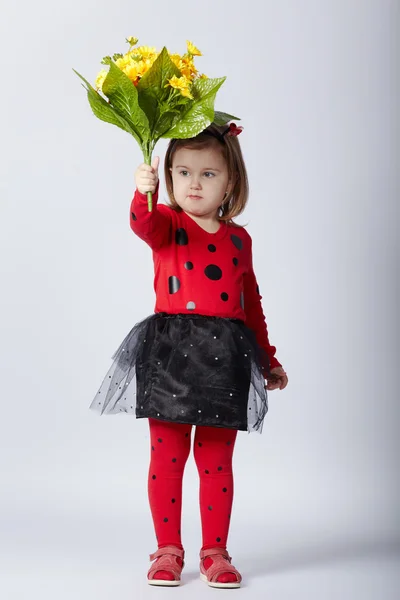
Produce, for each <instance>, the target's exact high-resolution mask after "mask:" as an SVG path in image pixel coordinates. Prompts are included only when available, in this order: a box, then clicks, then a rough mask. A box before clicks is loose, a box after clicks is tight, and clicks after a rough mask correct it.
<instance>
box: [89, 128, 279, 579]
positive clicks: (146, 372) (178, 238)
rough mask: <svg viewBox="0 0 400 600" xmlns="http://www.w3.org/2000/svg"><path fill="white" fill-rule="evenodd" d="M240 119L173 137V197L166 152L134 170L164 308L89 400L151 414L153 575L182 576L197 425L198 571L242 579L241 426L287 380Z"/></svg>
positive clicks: (261, 411) (138, 225)
mask: <svg viewBox="0 0 400 600" xmlns="http://www.w3.org/2000/svg"><path fill="white" fill-rule="evenodd" d="M241 130H242V128H238V127H236V125H234V124H233V123H232V124H231V125H230V126H224V127H220V126H216V125H215V124H212V125H210V126H209V127H207V129H205V130H204V131H203V132H202V133H200V134H199V135H197V136H196V137H194V138H190V139H184V140H180V139H172V140H170V143H169V145H168V148H167V152H166V157H165V165H164V169H165V182H166V187H167V191H168V195H169V199H170V204H167V205H166V204H158V203H157V200H158V189H159V178H158V165H159V158H158V157H156V158H155V159H154V161H153V164H152V165H151V166H150V165H146V164H141V165H140V166H139V167H138V169H137V170H136V173H135V182H136V191H135V194H134V198H133V200H132V203H131V207H130V226H131V228H132V230H133V232H134V233H135V234H136V235H137V236H138V237H139V238H141V239H142V240H143V241H144V242H146V244H148V245H149V246H150V248H151V249H152V255H153V261H154V271H155V279H154V288H155V292H156V305H155V311H154V314H152V315H150V316H148V317H146V318H145V319H144V320H142V321H141V322H139V323H137V324H136V325H135V326H134V327H133V329H132V330H131V331H130V332H129V333H128V335H127V336H126V338H125V339H124V341H123V342H122V344H121V345H120V347H119V348H118V350H117V351H116V352H115V354H114V355H113V357H112V358H113V359H114V361H113V364H112V366H111V367H110V369H109V371H108V373H107V375H106V377H105V379H104V381H103V383H102V385H101V387H100V389H99V392H98V394H96V397H95V398H94V400H93V402H92V404H91V405H90V407H91V408H93V409H96V410H98V411H100V413H101V414H103V413H118V412H126V413H133V412H135V415H136V417H137V418H144V417H146V418H148V422H149V427H150V440H151V460H150V468H149V474H148V495H149V502H150V508H151V513H152V517H153V521H154V528H155V533H156V538H157V542H158V550H157V551H156V552H155V553H154V554H151V555H150V560H151V561H153V560H154V561H155V562H154V563H153V564H152V566H151V568H150V570H149V572H148V575H147V578H148V583H149V584H151V585H170V586H175V585H179V584H180V581H181V579H180V576H181V572H182V568H183V567H184V564H185V563H184V548H183V546H182V541H181V502H182V478H183V473H184V468H185V464H186V461H187V459H188V456H189V453H190V446H191V431H192V426H193V425H195V426H196V430H195V434H194V448H193V452H194V459H195V462H196V466H197V469H198V473H199V477H200V513H201V522H202V537H203V540H202V541H203V544H202V547H201V550H200V577H201V579H202V580H204V581H205V582H207V583H208V585H210V586H213V587H220V588H222V587H223V588H236V587H240V582H241V580H242V576H241V574H240V573H239V572H238V571H237V569H236V568H235V567H234V566H233V565H232V564H231V557H230V556H229V553H228V551H227V538H228V530H229V525H230V516H231V507H232V501H233V474H232V455H233V450H234V447H235V441H236V436H237V432H238V431H248V432H252V431H258V432H259V433H261V430H262V425H263V420H264V417H265V415H266V413H267V410H268V402H267V390H273V389H276V388H280V389H283V388H285V387H286V385H287V382H288V378H287V376H286V373H285V371H284V370H283V368H282V366H281V363H280V362H279V361H278V360H277V358H276V357H275V352H276V348H275V347H274V346H272V345H271V344H270V342H269V340H268V330H267V325H266V322H265V317H264V314H263V309H262V306H261V298H262V296H260V292H259V288H258V285H257V281H256V277H255V274H254V270H253V264H252V240H251V237H250V235H249V234H248V233H247V231H246V229H244V227H242V226H240V225H237V224H235V223H234V222H233V218H234V217H236V216H237V215H239V214H240V213H241V212H242V211H243V210H244V208H245V206H246V202H247V198H248V182H247V173H246V168H245V164H244V161H243V156H242V152H241V149H240V145H239V141H238V137H237V136H238V134H239V133H240V132H241ZM148 191H151V192H152V193H153V210H152V212H149V211H148V207H147V195H146V193H147V192H148ZM265 380H267V385H265Z"/></svg>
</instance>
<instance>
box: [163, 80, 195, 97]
mask: <svg viewBox="0 0 400 600" xmlns="http://www.w3.org/2000/svg"><path fill="white" fill-rule="evenodd" d="M168 84H169V85H170V86H171V87H173V88H175V89H176V90H179V91H180V93H181V94H182V96H185V97H186V98H193V96H192V94H191V93H190V90H189V84H190V81H189V80H188V79H187V78H186V77H185V76H184V75H183V76H182V77H176V75H174V76H173V77H172V78H171V79H168ZM168 84H167V85H165V86H164V87H168Z"/></svg>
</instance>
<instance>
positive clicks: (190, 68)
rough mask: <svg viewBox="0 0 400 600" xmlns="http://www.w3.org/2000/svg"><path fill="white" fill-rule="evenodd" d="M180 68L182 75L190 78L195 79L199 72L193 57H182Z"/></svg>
mask: <svg viewBox="0 0 400 600" xmlns="http://www.w3.org/2000/svg"><path fill="white" fill-rule="evenodd" d="M180 70H181V71H182V75H184V76H185V77H187V78H188V79H194V78H195V77H196V75H197V73H198V71H197V69H196V67H195V66H194V62H193V60H192V59H191V58H183V59H182V64H181V67H180Z"/></svg>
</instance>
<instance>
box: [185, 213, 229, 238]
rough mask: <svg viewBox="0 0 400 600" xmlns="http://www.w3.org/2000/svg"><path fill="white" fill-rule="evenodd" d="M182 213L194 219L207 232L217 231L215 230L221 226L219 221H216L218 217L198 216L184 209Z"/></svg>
mask: <svg viewBox="0 0 400 600" xmlns="http://www.w3.org/2000/svg"><path fill="white" fill-rule="evenodd" d="M184 213H185V214H186V215H188V217H190V218H191V219H193V221H195V222H196V223H197V224H198V225H199V226H200V227H201V228H202V229H204V230H205V231H207V233H217V231H218V230H219V228H220V227H221V222H220V221H218V219H216V218H215V216H214V217H210V216H204V217H200V216H198V215H192V214H190V213H188V212H186V211H184Z"/></svg>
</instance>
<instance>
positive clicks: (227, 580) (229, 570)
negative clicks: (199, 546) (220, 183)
mask: <svg viewBox="0 0 400 600" xmlns="http://www.w3.org/2000/svg"><path fill="white" fill-rule="evenodd" d="M200 559H201V560H200V579H202V580H203V581H205V582H206V583H207V584H208V585H209V586H211V587H217V588H238V587H240V582H241V581H242V576H241V574H240V573H239V571H238V570H237V569H235V567H234V566H233V565H231V560H232V558H231V557H230V556H229V553H228V551H227V550H224V548H211V549H209V550H200Z"/></svg>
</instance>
